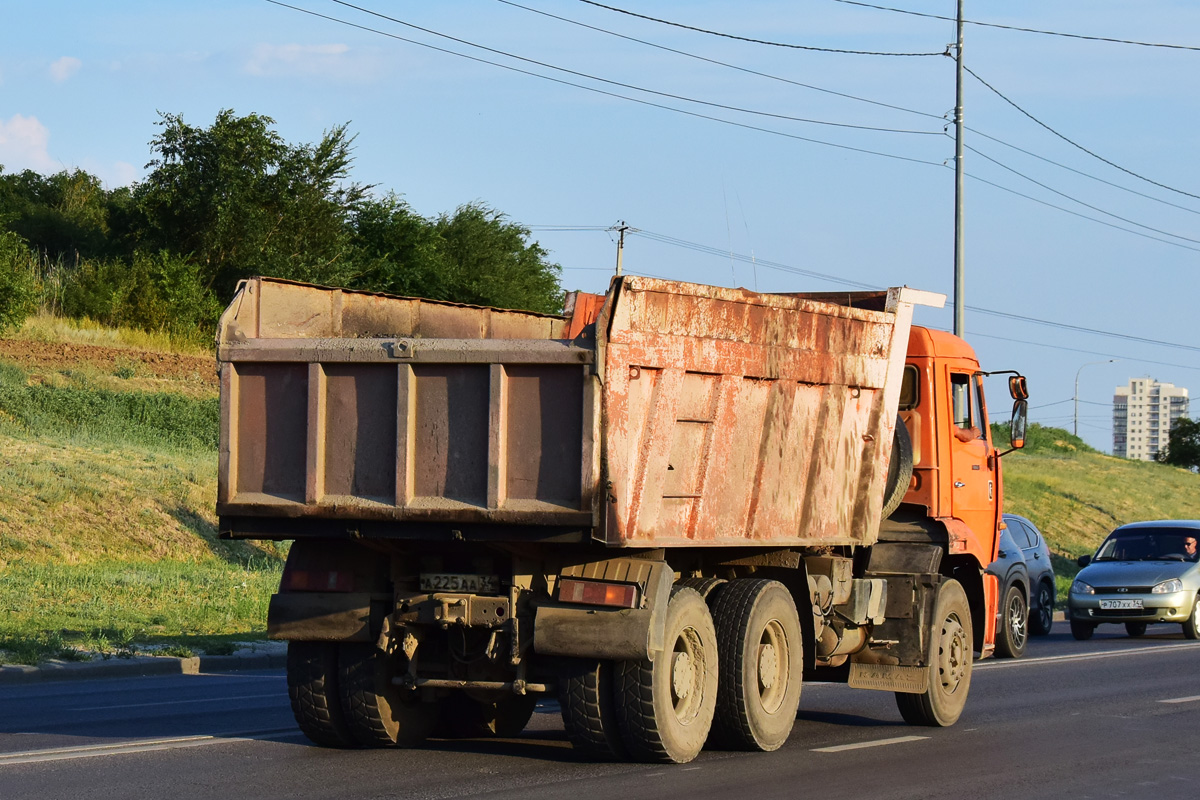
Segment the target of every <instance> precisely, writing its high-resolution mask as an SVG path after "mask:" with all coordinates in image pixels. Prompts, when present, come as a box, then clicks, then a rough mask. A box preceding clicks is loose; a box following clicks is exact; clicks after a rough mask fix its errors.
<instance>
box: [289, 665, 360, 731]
mask: <svg viewBox="0 0 1200 800" xmlns="http://www.w3.org/2000/svg"><path fill="white" fill-rule="evenodd" d="M337 674H338V653H337V643H335V642H288V649H287V684H288V698H289V699H290V700H291V701H292V714H294V715H295V717H296V723H297V724H298V725H299V726H300V731H301V732H302V733H303V734H304V735H305V736H307V737H308V738H309V739H310V740H312V742H313V743H314V744H319V745H321V746H323V747H357V746H358V740H356V739H355V738H354V736H353V735H352V734H351V733H350V726H349V725H347V724H346V718H345V715H344V714H342V701H341V698H340V697H339V696H338V690H337Z"/></svg>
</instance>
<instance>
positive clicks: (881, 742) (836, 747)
mask: <svg viewBox="0 0 1200 800" xmlns="http://www.w3.org/2000/svg"><path fill="white" fill-rule="evenodd" d="M928 738H929V737H928V736H897V737H896V738H894V739H876V740H875V741H873V742H855V743H854V744H839V745H834V746H833V747H814V748H813V752H814V753H840V752H842V751H843V750H862V749H863V748H864V747H883V746H884V745H888V744H903V743H904V742H919V741H921V740H922V739H928Z"/></svg>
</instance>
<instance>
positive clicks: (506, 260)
mask: <svg viewBox="0 0 1200 800" xmlns="http://www.w3.org/2000/svg"><path fill="white" fill-rule="evenodd" d="M436 229H437V232H438V235H439V237H440V238H441V240H442V253H443V255H444V260H445V265H446V266H445V268H446V270H447V273H448V275H447V278H446V282H447V284H448V285H449V291H450V294H451V295H452V297H448V298H446V299H451V300H455V301H457V302H460V303H476V304H478V305H489V306H500V307H502V308H520V309H526V310H528V311H541V312H544V313H548V314H553V313H557V312H559V311H561V310H562V293H561V289H560V287H559V280H558V279H559V275H560V274H561V272H562V268H561V267H560V266H559V265H558V264H554V263H551V262H550V261H548V260H547V256H548V253H547V252H546V251H545V250H544V249H543V248H542V247H541V245H539V244H538V243H537V242H532V243H531V242H527V241H526V240H527V238H528V237H529V229H528V228H525V227H523V226H521V225H518V224H516V223H514V222H509V221H508V220H507V218H506V217H505V215H504V214H502V213H500V212H499V211H496V210H494V209H491V208H488V207H487V206H484V205H481V204H477V203H470V204H467V205H464V206H459V208H458V210H457V211H455V212H454V215H453V216H449V215H446V214H443V215H442V216H440V217H439V218H438V220H437V222H436Z"/></svg>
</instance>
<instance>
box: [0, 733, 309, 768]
mask: <svg viewBox="0 0 1200 800" xmlns="http://www.w3.org/2000/svg"><path fill="white" fill-rule="evenodd" d="M294 732H295V731H294V730H293V729H291V728H280V729H279V730H270V731H258V732H254V733H241V734H233V735H229V736H176V737H173V738H170V739H134V740H133V741H126V742H114V743H113V744H93V745H83V746H79V747H55V748H51V749H49V750H25V751H22V752H18V753H0V767H4V766H9V765H12V764H36V763H39V762H43V761H71V760H74V759H79V758H99V757H101V756H119V755H125V754H129V753H149V752H153V751H156V750H177V749H179V748H182V747H203V746H204V745H209V744H221V743H222V742H250V741H257V740H260V739H265V738H269V737H271V736H278V735H279V734H282V733H294Z"/></svg>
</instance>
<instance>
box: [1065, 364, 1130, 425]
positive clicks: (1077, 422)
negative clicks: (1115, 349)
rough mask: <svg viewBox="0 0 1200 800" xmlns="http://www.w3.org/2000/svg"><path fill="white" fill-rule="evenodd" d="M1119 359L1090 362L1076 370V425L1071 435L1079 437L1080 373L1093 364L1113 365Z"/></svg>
mask: <svg viewBox="0 0 1200 800" xmlns="http://www.w3.org/2000/svg"><path fill="white" fill-rule="evenodd" d="M1118 360H1119V359H1116V358H1110V359H1109V360H1108V361H1089V362H1087V363H1086V364H1083V365H1081V366H1080V367H1079V369H1077V370H1075V424H1074V426H1073V427H1072V428H1071V433H1073V434H1075V435H1076V436H1078V435H1079V373H1081V372H1083V368H1084V367H1090V366H1091V365H1093V364H1111V363H1113V362H1114V361H1118Z"/></svg>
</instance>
